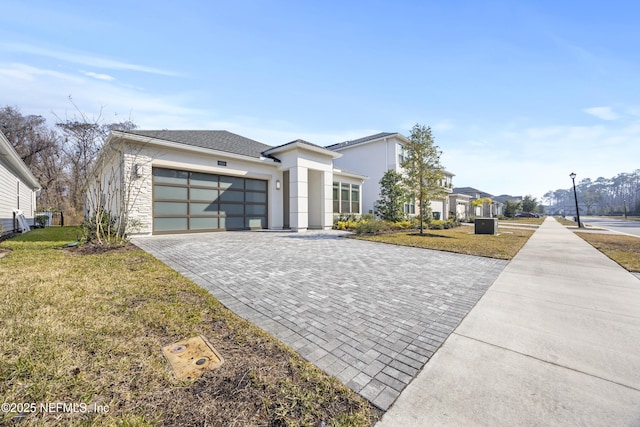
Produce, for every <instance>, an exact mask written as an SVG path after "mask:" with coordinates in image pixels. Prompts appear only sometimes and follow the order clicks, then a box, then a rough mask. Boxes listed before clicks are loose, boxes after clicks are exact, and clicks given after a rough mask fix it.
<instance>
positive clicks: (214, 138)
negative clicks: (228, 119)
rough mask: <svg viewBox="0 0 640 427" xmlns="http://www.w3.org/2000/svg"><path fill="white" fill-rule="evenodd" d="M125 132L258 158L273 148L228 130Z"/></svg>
mask: <svg viewBox="0 0 640 427" xmlns="http://www.w3.org/2000/svg"><path fill="white" fill-rule="evenodd" d="M125 133H131V134H134V135H139V136H144V137H148V138H156V139H162V140H164V141H171V142H178V143H180V144H187V145H193V146H195V147H201V148H209V149H211V150H217V151H224V152H225V153H232V154H239V155H242V156H249V157H256V158H260V157H262V153H263V152H264V151H267V150H268V149H270V148H273V147H271V146H270V145H267V144H263V143H261V142H258V141H254V140H253V139H249V138H245V137H244V136H240V135H236V134H235V133H231V132H228V131H226V130H132V131H128V132H125Z"/></svg>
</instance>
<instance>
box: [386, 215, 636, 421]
mask: <svg viewBox="0 0 640 427" xmlns="http://www.w3.org/2000/svg"><path fill="white" fill-rule="evenodd" d="M420 425H425V426H427V425H428V426H436V425H446V426H451V425H455V426H465V425H474V426H475V425H486V426H489V425H490V426H496V425H498V426H538V425H539V426H552V425H563V426H565V425H588V426H613V425H615V426H640V281H639V280H638V279H637V278H636V277H635V276H633V275H632V274H630V273H629V272H627V271H626V270H624V269H623V268H621V267H620V266H618V265H617V264H616V263H614V262H613V261H611V260H610V259H609V258H607V257H606V256H605V255H603V254H601V253H600V252H599V251H597V250H596V249H594V248H593V247H592V246H591V245H589V244H588V243H586V242H585V241H583V240H582V239H580V238H579V237H578V236H576V235H574V234H573V233H572V232H571V231H569V230H567V229H566V228H564V227H563V226H561V225H560V224H559V223H558V222H557V221H556V220H555V219H553V218H548V219H547V220H546V221H545V222H544V223H543V225H542V226H541V227H540V228H539V229H538V231H536V233H535V234H534V235H533V236H532V237H531V239H529V241H528V242H527V244H526V245H525V246H524V248H522V250H521V251H520V252H519V253H518V255H517V256H516V257H515V258H514V259H513V260H512V261H511V262H510V263H509V265H508V266H507V267H506V268H505V269H504V271H503V272H502V273H501V274H500V276H498V278H497V279H496V281H495V282H494V284H493V285H492V286H491V288H489V290H488V291H487V293H486V294H485V295H484V296H483V297H482V298H481V299H480V301H479V302H478V304H477V305H476V306H475V307H474V308H473V310H472V311H471V312H470V313H469V314H468V315H467V317H466V318H465V319H464V320H463V321H462V323H461V324H460V325H459V326H458V328H456V330H455V331H454V332H453V333H452V334H451V335H450V336H449V338H448V339H447V340H446V341H445V343H444V344H443V346H442V347H441V348H440V349H439V350H438V351H437V352H436V354H435V355H434V356H433V357H432V358H431V360H430V361H429V362H428V363H427V364H426V365H425V367H424V368H423V370H422V371H421V372H420V373H419V374H418V376H417V377H416V378H415V379H414V380H413V381H412V382H411V383H410V384H409V386H407V388H406V389H405V390H404V391H403V392H402V394H401V395H400V397H398V399H397V400H396V402H395V403H394V405H393V406H392V407H391V408H390V409H389V411H388V412H387V413H386V414H385V415H384V417H383V418H382V420H381V421H380V422H379V423H378V424H377V426H378V427H388V426H394V427H397V426H420Z"/></svg>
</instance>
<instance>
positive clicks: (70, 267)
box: [0, 227, 381, 426]
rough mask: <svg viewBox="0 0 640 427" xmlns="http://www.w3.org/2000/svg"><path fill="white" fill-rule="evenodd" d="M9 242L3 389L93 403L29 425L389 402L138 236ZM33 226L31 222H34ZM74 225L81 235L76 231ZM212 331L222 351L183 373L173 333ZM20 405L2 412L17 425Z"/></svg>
mask: <svg viewBox="0 0 640 427" xmlns="http://www.w3.org/2000/svg"><path fill="white" fill-rule="evenodd" d="M66 228H67V227H64V229H59V228H54V227H51V228H46V229H40V230H34V231H33V232H30V233H28V234H25V235H20V236H18V238H17V239H13V240H8V241H5V242H3V243H1V244H0V249H9V250H10V252H9V253H7V254H5V256H4V258H1V259H0V299H1V300H2V302H3V303H2V305H0V318H2V322H0V342H2V346H0V400H1V401H2V402H16V403H18V402H27V403H35V404H36V405H38V406H39V405H40V404H45V403H48V402H62V403H67V404H77V405H79V404H84V405H87V407H89V408H93V407H94V405H97V407H100V408H108V411H99V412H76V413H72V412H58V413H45V412H42V411H40V410H38V411H36V412H35V413H25V414H23V415H24V418H23V419H22V421H21V423H20V425H24V426H31V425H39V426H62V425H64V426H66V425H92V426H111V425H131V426H146V425H201V424H202V423H203V422H204V421H205V420H206V423H207V424H208V425H278V426H280V425H344V426H368V425H372V424H373V423H375V421H376V420H377V419H379V417H380V415H381V413H380V411H378V410H377V409H375V408H373V407H372V406H371V405H370V404H369V403H368V402H367V401H366V400H364V399H362V398H361V397H359V396H358V395H357V394H355V393H353V392H352V391H351V390H349V389H348V388H346V387H345V386H343V385H342V384H340V383H339V381H337V380H336V379H335V378H332V377H329V376H327V375H326V374H324V373H323V372H322V371H320V370H318V369H317V368H316V367H314V366H313V365H311V364H310V363H308V362H306V361H304V360H303V359H302V358H301V357H300V356H299V355H298V354H297V353H295V352H294V351H292V350H291V349H289V348H288V347H286V346H284V345H283V344H282V343H280V342H279V341H277V340H276V339H274V338H273V337H271V336H270V335H268V334H267V333H265V332H264V331H262V330H261V329H259V328H257V327H255V326H254V325H252V324H250V323H249V322H247V321H245V320H243V319H241V318H239V317H238V316H236V315H235V314H233V313H232V312H231V311H229V310H227V309H226V308H225V307H224V306H222V305H221V304H220V303H219V302H218V301H217V300H216V299H215V298H213V297H212V296H211V294H209V293H208V292H207V291H206V290H204V289H202V288H200V287H199V286H197V285H195V284H194V283H193V282H191V281H189V280H187V279H186V278H184V277H183V276H181V275H180V274H178V273H177V272H175V271H173V270H171V269H170V268H168V267H167V266H165V265H164V264H162V263H161V262H159V261H158V260H156V259H155V258H153V257H152V256H150V255H149V254H147V253H145V252H143V251H141V250H138V249H137V248H135V247H134V246H129V247H124V248H122V247H121V248H119V249H118V250H113V251H110V252H105V253H100V254H87V255H83V254H82V253H83V252H82V251H81V250H80V249H77V248H76V249H61V248H60V246H61V245H60V242H66V241H69V240H74V239H73V238H75V234H74V231H73V227H70V228H69V229H68V230H65V229H66ZM32 233H33V234H32ZM70 237H72V238H71V239H70ZM196 335H204V336H205V337H207V338H208V339H209V341H210V342H211V343H212V344H213V345H214V346H215V347H216V349H217V350H218V351H219V352H220V354H221V355H222V356H223V357H224V358H225V363H224V364H223V365H222V366H221V367H220V368H219V369H218V370H216V371H210V372H206V373H205V374H204V375H203V376H202V377H201V378H200V379H198V380H196V381H193V382H188V381H177V380H175V379H174V377H173V375H172V373H171V371H170V368H169V365H168V363H167V362H166V361H165V359H164V358H163V356H162V353H161V348H162V346H164V345H167V344H171V343H174V342H177V341H179V340H181V339H184V338H189V337H192V336H196ZM17 415H18V414H16V413H10V412H9V413H8V412H5V413H1V414H0V425H12V424H13V422H14V417H16V416H17Z"/></svg>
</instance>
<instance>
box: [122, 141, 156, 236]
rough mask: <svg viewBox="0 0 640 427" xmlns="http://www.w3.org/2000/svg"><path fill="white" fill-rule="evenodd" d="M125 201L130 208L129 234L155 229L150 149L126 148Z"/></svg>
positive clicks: (144, 232)
mask: <svg viewBox="0 0 640 427" xmlns="http://www.w3.org/2000/svg"><path fill="white" fill-rule="evenodd" d="M124 151H125V152H124V158H123V163H124V171H123V181H124V185H123V188H124V189H125V191H124V192H123V202H124V204H126V205H127V208H128V214H127V215H128V219H129V225H128V230H127V232H128V234H151V232H152V231H153V177H152V175H151V173H152V167H151V161H152V157H151V155H150V153H149V151H148V149H144V148H139V147H136V146H127V148H126V149H125V150H124Z"/></svg>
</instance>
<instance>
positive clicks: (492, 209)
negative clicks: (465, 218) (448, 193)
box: [454, 187, 504, 217]
mask: <svg viewBox="0 0 640 427" xmlns="http://www.w3.org/2000/svg"><path fill="white" fill-rule="evenodd" d="M454 191H455V193H456V194H458V195H466V196H468V197H469V200H470V202H471V207H470V210H469V213H470V215H471V216H475V217H494V216H498V215H502V214H503V213H504V203H502V202H501V201H499V200H498V199H497V198H496V197H495V196H493V195H491V194H489V193H487V192H484V191H480V190H478V189H477V188H473V187H456V188H455V189H454ZM480 199H484V200H483V201H482V203H480V204H477V205H476V206H473V205H474V201H476V200H480ZM489 200H490V202H489Z"/></svg>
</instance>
